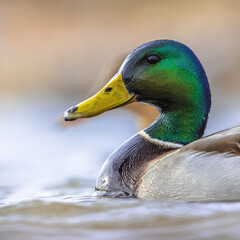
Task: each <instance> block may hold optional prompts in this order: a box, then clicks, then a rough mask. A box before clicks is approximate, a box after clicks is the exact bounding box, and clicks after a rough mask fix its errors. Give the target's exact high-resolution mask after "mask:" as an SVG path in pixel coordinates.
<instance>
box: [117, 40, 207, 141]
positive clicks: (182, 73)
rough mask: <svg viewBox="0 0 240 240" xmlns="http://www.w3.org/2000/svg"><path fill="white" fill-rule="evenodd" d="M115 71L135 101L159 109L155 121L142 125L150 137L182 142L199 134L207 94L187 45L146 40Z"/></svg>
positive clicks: (203, 123)
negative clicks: (120, 75) (148, 124)
mask: <svg viewBox="0 0 240 240" xmlns="http://www.w3.org/2000/svg"><path fill="white" fill-rule="evenodd" d="M119 73H122V78H123V81H124V83H125V85H126V88H127V89H128V91H129V92H130V93H134V94H135V95H136V96H137V100H138V101H142V102H146V103H150V104H152V105H154V106H156V107H157V108H159V109H160V112H161V114H160V116H159V118H158V119H157V121H156V122H155V123H154V124H152V125H151V126H150V127H149V128H147V129H145V132H146V133H148V134H149V135H150V136H151V137H152V138H157V139H162V140H165V141H171V142H178V143H183V144H186V143H188V142H191V141H193V140H196V139H198V138H200V137H201V136H202V135H203V133H204V129H205V127H206V123H207V119H208V113H209V110H210V105H211V94H210V89H209V84H208V79H207V76H206V73H205V71H204V69H203V67H202V65H201V63H200V61H199V60H198V58H197V57H196V55H195V54H194V53H193V52H192V51H191V50H190V49H189V48H188V47H187V46H185V45H184V44H182V43H179V42H176V41H172V40H156V41H152V42H148V43H146V44H143V45H141V46H139V47H138V48H136V49H135V50H133V51H132V52H131V53H130V54H129V55H128V57H127V58H126V60H125V61H124V63H123V64H122V66H121V68H120V69H119Z"/></svg>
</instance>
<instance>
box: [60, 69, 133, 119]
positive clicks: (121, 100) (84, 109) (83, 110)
mask: <svg viewBox="0 0 240 240" xmlns="http://www.w3.org/2000/svg"><path fill="white" fill-rule="evenodd" d="M135 101H136V97H135V95H131V94H130V93H129V92H128V91H127V89H126V87H125V85H124V83H123V80H122V74H119V75H118V76H117V77H115V78H113V79H112V80H111V81H110V82H109V83H108V84H107V85H106V86H105V87H103V88H102V89H101V90H100V91H99V92H98V93H97V94H96V95H94V96H93V97H91V98H89V99H87V100H85V101H83V102H81V103H79V104H78V105H76V106H73V107H71V108H69V109H68V110H67V111H66V112H65V113H64V119H65V120H66V121H71V120H75V119H77V118H88V117H94V116H96V115H99V114H101V113H103V112H106V111H108V110H111V109H113V108H117V107H120V106H123V105H126V104H129V103H132V102H135Z"/></svg>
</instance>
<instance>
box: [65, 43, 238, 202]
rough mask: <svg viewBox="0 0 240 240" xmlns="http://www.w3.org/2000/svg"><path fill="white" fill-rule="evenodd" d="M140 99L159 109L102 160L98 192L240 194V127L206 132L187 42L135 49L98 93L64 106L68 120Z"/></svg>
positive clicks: (201, 84)
mask: <svg viewBox="0 0 240 240" xmlns="http://www.w3.org/2000/svg"><path fill="white" fill-rule="evenodd" d="M135 101H138V102H144V103H147V104H151V105H153V106H155V107H156V108H157V109H158V110H159V112H160V114H159V116H158V118H157V119H156V121H155V122H153V123H152V124H151V125H150V126H148V127H147V128H145V129H144V130H142V131H140V132H139V133H137V134H136V135H134V136H133V137H131V138H130V139H129V140H127V141H126V142H125V143H123V144H122V145H121V146H120V147H119V148H118V149H117V150H115V151H114V152H113V153H112V154H111V155H110V157H109V158H108V159H107V160H106V162H105V163H104V164H103V166H102V168H101V170H100V173H99V175H98V178H97V182H96V191H99V192H102V193H106V194H110V195H111V194H114V195H124V196H132V197H138V198H143V199H154V200H156V199H157V200H164V201H195V202H208V201H236V200H240V127H236V128H232V129H228V130H225V131H222V132H218V133H216V134H213V135H210V136H208V137H204V138H201V137H202V136H203V133H204V130H205V127H206V123H207V120H208V113H209V111H210V106H211V94H210V88H209V83H208V79H207V76H206V73H205V71H204V68H203V66H202V65H201V63H200V61H199V60H198V58H197V57H196V55H195V54H194V53H193V51H192V50H190V49H189V48H188V47H187V46H186V45H184V44H182V43H179V42H177V41H173V40H156V41H151V42H148V43H145V44H143V45H141V46H139V47H137V48H136V49H134V50H133V51H132V52H131V53H130V54H129V55H128V56H127V58H126V59H125V60H124V62H123V64H122V65H121V67H120V69H119V71H118V72H117V73H116V75H115V76H114V77H113V78H112V79H111V80H110V81H109V83H108V84H107V85H106V86H105V87H104V88H102V90H100V91H99V92H98V93H97V94H96V95H94V96H93V97H91V98H89V99H87V100H86V101H84V102H82V103H80V104H78V105H76V106H73V107H71V108H69V109H68V110H67V111H66V112H65V113H64V119H65V120H66V121H69V120H74V119H77V118H86V117H93V116H96V115H98V114H101V113H103V112H105V111H108V110H110V109H114V108H117V107H120V106H124V105H127V104H130V103H132V102H135Z"/></svg>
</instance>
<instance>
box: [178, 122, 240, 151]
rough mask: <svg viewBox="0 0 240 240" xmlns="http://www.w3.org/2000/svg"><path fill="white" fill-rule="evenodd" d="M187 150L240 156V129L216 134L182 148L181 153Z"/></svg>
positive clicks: (236, 128) (231, 129)
mask: <svg viewBox="0 0 240 240" xmlns="http://www.w3.org/2000/svg"><path fill="white" fill-rule="evenodd" d="M187 150H195V151H200V152H219V153H231V154H235V155H240V127H235V128H230V129H227V130H224V131H221V132H217V133H214V134H212V135H209V136H206V137H203V138H201V139H199V140H197V141H194V142H192V143H190V144H188V145H186V146H184V147H183V148H181V151H187Z"/></svg>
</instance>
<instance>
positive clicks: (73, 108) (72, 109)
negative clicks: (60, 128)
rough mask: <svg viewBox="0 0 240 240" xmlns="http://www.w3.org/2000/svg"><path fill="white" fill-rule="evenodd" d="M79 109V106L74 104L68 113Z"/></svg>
mask: <svg viewBox="0 0 240 240" xmlns="http://www.w3.org/2000/svg"><path fill="white" fill-rule="evenodd" d="M77 110H78V106H73V107H71V108H69V109H68V110H67V112H68V113H74V112H76V111H77Z"/></svg>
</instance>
